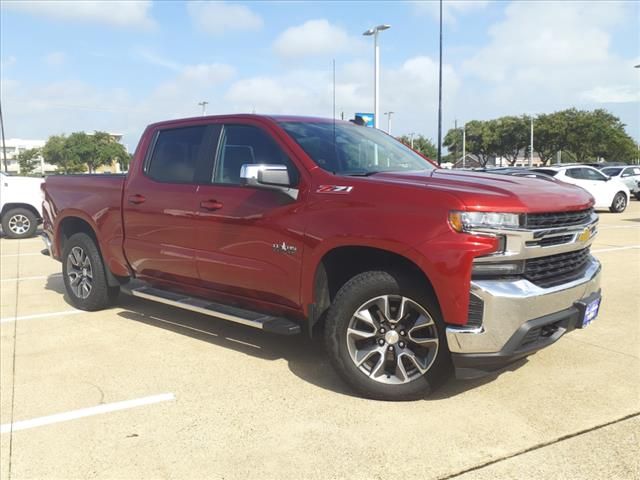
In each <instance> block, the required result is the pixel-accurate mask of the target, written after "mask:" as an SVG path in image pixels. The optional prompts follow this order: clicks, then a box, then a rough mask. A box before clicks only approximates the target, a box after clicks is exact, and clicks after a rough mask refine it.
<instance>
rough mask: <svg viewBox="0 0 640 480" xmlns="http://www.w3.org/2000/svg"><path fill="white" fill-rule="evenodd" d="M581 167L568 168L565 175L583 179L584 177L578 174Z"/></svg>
mask: <svg viewBox="0 0 640 480" xmlns="http://www.w3.org/2000/svg"><path fill="white" fill-rule="evenodd" d="M580 170H582V169H581V168H569V169H568V170H567V172H566V175H567V177H569V178H575V179H576V180H583V179H584V177H583V176H582V175H581V174H580V173H581V172H580Z"/></svg>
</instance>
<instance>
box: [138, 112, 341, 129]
mask: <svg viewBox="0 0 640 480" xmlns="http://www.w3.org/2000/svg"><path fill="white" fill-rule="evenodd" d="M250 119H259V120H269V121H272V122H277V123H280V122H300V123H333V122H334V120H333V119H332V118H324V117H311V116H302V115H258V114H255V113H232V114H228V115H205V116H201V117H187V118H174V119H171V120H162V121H160V122H154V123H152V124H150V125H149V127H155V128H157V127H162V126H164V125H175V124H180V123H190V122H196V121H197V122H198V123H201V122H202V121H203V120H204V121H206V120H250ZM335 122H336V123H349V122H347V121H345V120H335Z"/></svg>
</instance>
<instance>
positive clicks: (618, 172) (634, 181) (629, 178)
mask: <svg viewBox="0 0 640 480" xmlns="http://www.w3.org/2000/svg"><path fill="white" fill-rule="evenodd" d="M600 171H601V172H602V173H604V174H605V175H607V176H609V177H612V178H616V179H618V180H620V181H621V182H622V183H624V184H625V185H626V186H627V187H629V191H630V192H631V195H635V197H636V198H637V199H638V200H640V166H638V165H629V166H628V167H605V168H603V169H602V170H600Z"/></svg>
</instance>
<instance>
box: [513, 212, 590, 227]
mask: <svg viewBox="0 0 640 480" xmlns="http://www.w3.org/2000/svg"><path fill="white" fill-rule="evenodd" d="M592 213H593V208H588V209H586V210H578V211H575V212H552V213H528V214H526V215H525V219H524V226H525V227H526V228H530V229H534V228H554V227H568V226H571V225H580V224H581V223H586V222H587V221H588V220H589V218H590V217H591V214H592Z"/></svg>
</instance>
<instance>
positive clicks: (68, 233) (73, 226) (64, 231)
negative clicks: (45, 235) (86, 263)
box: [55, 215, 123, 287]
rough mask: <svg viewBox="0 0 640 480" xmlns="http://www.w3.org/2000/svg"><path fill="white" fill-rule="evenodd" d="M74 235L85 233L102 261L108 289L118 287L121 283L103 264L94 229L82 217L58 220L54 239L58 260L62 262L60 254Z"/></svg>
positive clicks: (102, 255) (102, 256)
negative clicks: (55, 240)
mask: <svg viewBox="0 0 640 480" xmlns="http://www.w3.org/2000/svg"><path fill="white" fill-rule="evenodd" d="M76 233H85V234H87V235H88V236H89V237H91V239H92V240H93V242H94V243H95V245H96V248H97V249H98V253H99V254H100V258H101V259H102V263H103V265H104V270H105V273H106V275H107V283H108V285H109V286H110V287H116V286H120V285H121V284H122V283H123V282H122V281H121V280H119V279H118V277H116V276H115V275H114V274H113V273H112V272H111V270H110V269H109V266H108V265H107V262H105V259H104V254H103V249H102V247H101V245H100V240H99V238H98V235H97V234H96V229H95V228H94V226H93V225H92V224H91V223H90V221H89V220H87V219H86V218H83V216H80V215H67V216H65V217H64V218H62V219H60V221H59V222H58V225H57V228H56V235H55V238H56V239H57V242H56V245H57V248H58V256H59V257H60V259H61V260H63V259H62V252H63V251H64V246H65V243H66V242H67V241H68V240H69V239H70V238H71V237H72V236H73V235H75V234H76ZM63 261H64V260H63Z"/></svg>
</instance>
